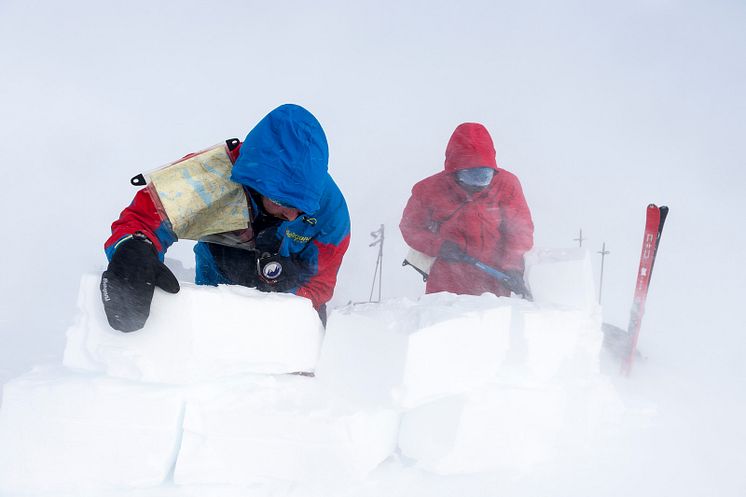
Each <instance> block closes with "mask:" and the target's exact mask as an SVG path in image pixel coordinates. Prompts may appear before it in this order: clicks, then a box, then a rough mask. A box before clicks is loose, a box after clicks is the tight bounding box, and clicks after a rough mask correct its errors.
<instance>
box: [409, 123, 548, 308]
mask: <svg viewBox="0 0 746 497" xmlns="http://www.w3.org/2000/svg"><path fill="white" fill-rule="evenodd" d="M475 167H491V168H493V169H495V175H494V176H493V178H492V181H491V183H490V184H489V185H488V186H487V187H486V188H485V189H483V190H481V191H478V192H476V193H473V194H471V193H469V192H467V191H466V190H465V189H464V188H463V187H461V186H460V185H459V183H457V182H456V178H455V174H454V173H455V171H458V170H460V169H467V168H475ZM399 228H400V229H401V232H402V235H403V236H404V240H405V241H406V242H407V244H408V245H409V246H410V247H412V248H414V249H415V250H418V251H420V252H423V253H425V254H427V255H429V256H433V257H435V256H437V255H438V252H439V251H440V246H441V244H442V243H443V242H444V241H445V240H450V241H452V242H454V243H456V244H458V245H459V246H460V247H461V249H462V250H464V251H465V252H466V253H467V254H468V255H470V256H472V257H474V258H476V259H478V260H480V261H482V262H483V263H485V264H487V265H490V266H493V267H495V268H497V269H500V270H502V271H523V254H524V253H525V252H526V251H527V250H529V249H530V248H531V247H532V246H533V233H534V224H533V222H532V220H531V212H530V211H529V209H528V205H527V204H526V199H525V198H524V196H523V190H522V189H521V184H520V182H519V181H518V178H516V177H515V175H513V174H511V173H509V172H508V171H506V170H504V169H500V168H498V167H497V164H496V162H495V147H494V145H493V144H492V138H491V137H490V135H489V132H488V131H487V129H486V128H485V127H484V126H482V125H481V124H477V123H464V124H461V125H459V126H458V127H457V128H456V130H455V131H454V132H453V135H452V136H451V139H450V141H449V142H448V147H447V148H446V160H445V170H444V171H441V172H439V173H437V174H435V175H433V176H430V177H429V178H425V179H424V180H422V181H420V182H419V183H417V184H416V185H414V187H413V188H412V196H411V197H410V199H409V201H408V202H407V206H406V207H405V208H404V214H403V216H402V220H401V223H400V224H399ZM425 291H426V293H435V292H441V291H448V292H453V293H458V294H469V295H480V294H482V293H484V292H491V293H494V294H496V295H500V296H502V295H510V292H509V291H508V290H507V289H506V288H505V287H503V285H502V284H500V282H499V281H498V280H496V279H495V278H493V277H491V276H489V275H488V274H486V273H484V272H483V271H482V270H480V269H478V268H477V267H475V266H473V265H470V264H465V263H459V262H447V261H444V260H442V259H440V258H439V259H437V260H436V261H435V263H434V264H433V266H432V268H431V270H430V276H429V278H428V280H427V287H426V289H425Z"/></svg>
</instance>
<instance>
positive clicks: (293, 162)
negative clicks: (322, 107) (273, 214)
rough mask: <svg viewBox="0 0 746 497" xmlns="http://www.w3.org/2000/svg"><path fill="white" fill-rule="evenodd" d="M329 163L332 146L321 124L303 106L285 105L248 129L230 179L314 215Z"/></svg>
mask: <svg viewBox="0 0 746 497" xmlns="http://www.w3.org/2000/svg"><path fill="white" fill-rule="evenodd" d="M328 163H329V147H328V145H327V143H326V135H325V134H324V130H323V129H322V128H321V124H319V122H318V121H317V120H316V118H315V117H313V115H312V114H311V113H310V112H308V111H307V110H306V109H304V108H303V107H300V106H298V105H293V104H286V105H282V106H280V107H278V108H276V109H275V110H273V111H272V112H270V113H269V114H267V116H266V117H265V118H264V119H262V120H261V121H259V124H257V125H256V126H255V127H254V129H252V130H251V132H249V134H248V136H247V137H246V140H245V141H244V143H243V145H242V146H241V153H240V155H239V156H238V160H236V163H235V164H234V165H233V174H232V176H231V179H232V180H233V181H235V182H236V183H240V184H242V185H246V186H248V187H249V188H253V189H254V190H256V191H257V192H259V193H261V194H262V195H264V196H265V197H269V198H271V199H272V200H276V201H278V202H280V203H282V204H284V205H288V206H292V207H295V208H296V209H299V210H301V211H302V212H304V213H305V214H313V213H315V212H316V211H318V210H319V202H320V200H321V196H322V195H323V193H324V188H325V186H326V180H327V176H328V173H327V164H328Z"/></svg>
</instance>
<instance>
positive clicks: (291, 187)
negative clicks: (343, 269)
mask: <svg viewBox="0 0 746 497" xmlns="http://www.w3.org/2000/svg"><path fill="white" fill-rule="evenodd" d="M229 155H230V160H231V161H232V162H233V168H232V175H231V178H230V179H231V180H232V181H234V182H236V183H239V184H240V185H243V189H244V191H245V193H246V199H247V203H248V204H249V213H250V223H249V226H248V227H247V228H246V230H245V233H244V234H243V235H242V236H241V237H239V238H241V239H243V240H248V241H249V246H250V247H251V250H246V247H239V246H236V244H232V243H224V242H223V241H221V238H220V237H219V236H218V237H206V238H205V239H203V240H201V241H199V242H198V243H197V244H196V245H195V248H194V252H195V256H196V264H197V267H196V277H195V280H196V283H197V284H203V285H218V284H237V285H243V286H249V287H256V288H258V289H260V290H262V291H268V292H286V293H294V294H296V295H300V296H302V297H305V298H308V299H310V300H311V302H312V303H313V305H314V307H315V308H316V309H317V310H318V311H319V315H320V316H321V318H322V321H324V322H325V317H326V313H325V308H326V303H327V302H328V301H329V300H330V299H331V297H332V295H333V293H334V287H335V285H336V280H337V272H338V270H339V267H340V265H341V263H342V258H343V256H344V254H345V252H346V250H347V247H348V245H349V241H350V217H349V213H348V210H347V204H346V202H345V199H344V196H343V195H342V193H341V191H340V190H339V188H338V187H337V185H336V184H335V182H334V180H333V179H332V177H331V176H330V175H329V173H328V172H327V165H328V160H329V150H328V146H327V141H326V136H325V134H324V131H323V129H322V128H321V125H320V124H319V122H318V121H317V120H316V118H315V117H314V116H313V115H312V114H311V113H310V112H308V111H307V110H306V109H304V108H303V107H300V106H298V105H293V104H286V105H282V106H280V107H278V108H276V109H274V110H273V111H272V112H270V113H269V114H268V115H267V116H266V117H264V118H263V119H262V120H261V121H260V122H259V123H258V124H257V125H256V126H255V127H254V129H252V130H251V131H250V132H249V134H248V135H247V136H246V139H245V141H244V142H243V143H238V144H237V145H236V146H234V147H233V148H232V149H231V150H230V151H229ZM170 228H171V225H170V223H169V222H168V220H167V219H164V218H163V215H162V214H161V213H160V212H159V209H158V207H157V206H156V203H155V202H154V201H153V198H152V195H151V194H150V193H149V192H148V189H147V188H143V189H142V190H140V191H139V192H138V193H137V194H136V196H135V199H134V200H133V202H132V204H130V206H129V207H127V208H126V209H125V210H124V211H123V212H122V213H121V215H120V217H119V219H118V220H116V221H115V222H114V223H113V224H112V235H111V237H110V238H109V239H108V240H107V242H106V244H105V252H106V255H107V257H108V258H109V266H108V268H107V270H106V271H105V272H104V274H103V276H102V280H101V293H102V300H103V303H104V309H105V311H106V315H107V318H108V321H109V324H110V325H111V326H112V327H113V328H114V329H117V330H120V331H124V332H129V331H134V330H138V329H140V328H142V327H143V326H144V325H145V322H146V320H147V318H148V315H149V313H150V303H151V300H152V296H153V291H154V286H159V287H160V288H162V289H164V290H166V291H167V292H171V293H176V292H178V291H179V284H178V281H177V280H176V278H175V277H174V275H173V274H172V273H171V271H170V270H169V269H168V268H167V267H166V266H165V264H163V262H162V261H163V257H164V254H165V252H166V250H167V249H168V247H169V246H170V245H171V244H172V243H173V242H175V241H176V240H177V236H176V234H175V233H174V232H173V230H172V229H170ZM234 238H235V237H234ZM226 239H230V238H226Z"/></svg>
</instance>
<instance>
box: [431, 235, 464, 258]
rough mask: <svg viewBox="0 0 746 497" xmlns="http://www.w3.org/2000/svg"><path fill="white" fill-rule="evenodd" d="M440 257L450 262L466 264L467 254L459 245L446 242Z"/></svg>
mask: <svg viewBox="0 0 746 497" xmlns="http://www.w3.org/2000/svg"><path fill="white" fill-rule="evenodd" d="M438 257H439V258H441V259H443V260H445V261H449V262H465V258H466V254H465V253H464V250H463V249H462V248H461V247H460V246H459V244H458V243H456V242H452V241H451V240H444V241H443V243H442V244H441V245H440V251H439V252H438Z"/></svg>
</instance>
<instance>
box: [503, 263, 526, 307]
mask: <svg viewBox="0 0 746 497" xmlns="http://www.w3.org/2000/svg"><path fill="white" fill-rule="evenodd" d="M505 274H507V275H508V278H509V279H508V281H506V282H505V285H506V286H507V287H508V289H509V290H510V291H511V292H513V293H515V294H516V295H520V296H521V297H523V298H524V299H526V300H533V296H532V295H531V291H530V290H529V289H528V287H527V286H526V283H525V282H524V281H523V271H518V270H514V271H506V272H505Z"/></svg>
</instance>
